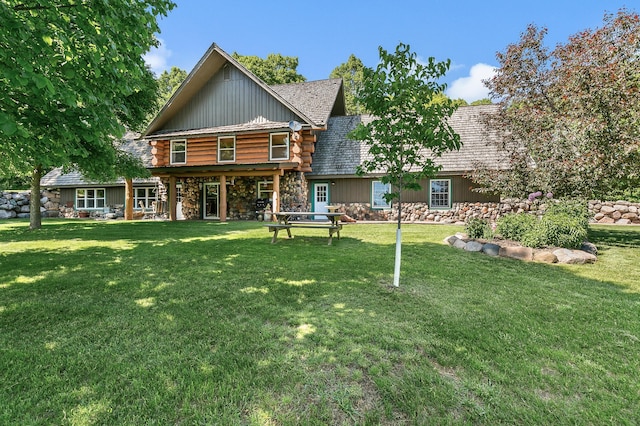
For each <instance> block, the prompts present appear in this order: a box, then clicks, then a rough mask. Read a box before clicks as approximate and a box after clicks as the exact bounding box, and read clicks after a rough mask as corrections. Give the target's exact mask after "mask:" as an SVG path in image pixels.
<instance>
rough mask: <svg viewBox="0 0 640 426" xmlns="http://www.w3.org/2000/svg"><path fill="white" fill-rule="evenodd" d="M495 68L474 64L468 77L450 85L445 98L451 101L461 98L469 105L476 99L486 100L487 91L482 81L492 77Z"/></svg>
mask: <svg viewBox="0 0 640 426" xmlns="http://www.w3.org/2000/svg"><path fill="white" fill-rule="evenodd" d="M495 72H496V68H495V67H493V66H491V65H487V64H475V65H474V66H472V67H471V69H470V70H469V76H468V77H462V78H459V79H457V80H455V81H454V82H453V83H451V87H449V89H448V90H447V96H449V97H450V98H451V99H459V98H462V99H464V100H465V101H467V102H469V103H471V102H473V101H477V100H478V99H483V98H488V97H489V89H487V88H486V87H485V85H484V84H483V83H482V80H486V79H488V78H491V77H493V75H494V74H495Z"/></svg>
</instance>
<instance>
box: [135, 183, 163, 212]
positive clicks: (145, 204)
mask: <svg viewBox="0 0 640 426" xmlns="http://www.w3.org/2000/svg"><path fill="white" fill-rule="evenodd" d="M157 200H158V197H157V196H156V188H155V187H153V186H148V187H136V188H134V189H133V208H134V209H136V210H140V209H143V208H144V209H151V208H153V203H154V202H155V201H157ZM141 202H142V205H141V204H140V203H141Z"/></svg>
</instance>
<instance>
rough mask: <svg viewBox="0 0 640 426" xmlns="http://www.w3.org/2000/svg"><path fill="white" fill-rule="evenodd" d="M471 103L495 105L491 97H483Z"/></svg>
mask: <svg viewBox="0 0 640 426" xmlns="http://www.w3.org/2000/svg"><path fill="white" fill-rule="evenodd" d="M469 105H493V101H492V100H491V99H489V98H483V99H478V100H477V101H473V102H471V103H470V104H469Z"/></svg>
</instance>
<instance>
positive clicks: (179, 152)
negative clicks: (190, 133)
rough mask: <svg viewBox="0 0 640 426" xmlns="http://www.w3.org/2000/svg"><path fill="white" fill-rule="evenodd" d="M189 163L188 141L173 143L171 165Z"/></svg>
mask: <svg viewBox="0 0 640 426" xmlns="http://www.w3.org/2000/svg"><path fill="white" fill-rule="evenodd" d="M186 162H187V141H186V140H184V139H183V140H175V141H171V164H185V163H186Z"/></svg>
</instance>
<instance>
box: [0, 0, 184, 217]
mask: <svg viewBox="0 0 640 426" xmlns="http://www.w3.org/2000/svg"><path fill="white" fill-rule="evenodd" d="M173 6H174V4H173V3H172V2H171V1H169V0H145V1H136V2H131V1H127V0H109V1H105V0H102V1H92V2H87V1H71V0H66V1H63V0H60V1H58V2H45V3H37V2H36V3H33V2H31V3H23V2H22V1H18V0H3V1H2V2H0V22H2V25H0V93H2V94H3V96H2V97H0V133H1V135H2V138H1V139H0V150H1V151H2V154H3V155H2V157H0V166H3V167H6V166H7V165H9V166H11V167H12V168H14V169H15V170H17V171H20V172H23V173H24V172H28V173H31V182H32V184H31V190H32V193H33V194H38V193H39V177H40V176H41V174H42V173H43V171H45V170H48V169H50V168H53V167H65V168H67V169H69V168H74V169H77V170H79V171H80V172H82V174H83V175H84V176H86V177H88V178H90V179H97V180H110V179H114V178H116V177H118V176H125V177H126V176H132V175H143V174H145V173H146V170H145V169H144V168H143V167H142V164H141V162H140V161H136V160H135V159H133V158H129V157H127V156H126V155H125V154H123V153H121V152H119V151H118V149H117V144H118V142H117V141H118V140H119V138H120V137H121V136H122V135H123V133H124V130H125V127H127V128H129V129H131V130H136V129H138V128H140V127H141V126H142V125H143V124H144V123H145V120H146V119H147V114H148V111H149V109H150V108H151V107H153V105H154V104H155V102H156V96H157V93H156V92H157V84H156V82H155V79H154V77H153V74H152V73H151V71H150V70H149V69H148V68H147V67H146V65H145V63H144V60H143V58H142V55H143V54H144V53H145V52H146V51H147V50H148V49H149V48H150V47H151V46H153V45H155V44H156V43H157V41H156V39H155V36H154V34H155V33H156V32H158V30H159V28H158V25H157V23H156V17H157V16H160V15H166V14H167V13H168V12H169V11H170V10H171V9H172V8H173ZM25 40H28V43H25ZM121 160H122V161H121ZM36 186H37V187H36ZM32 198H33V197H32ZM32 211H35V213H32V215H31V217H32V222H31V225H32V227H33V228H39V227H40V216H39V209H32Z"/></svg>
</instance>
